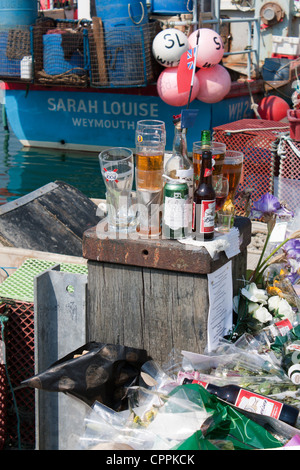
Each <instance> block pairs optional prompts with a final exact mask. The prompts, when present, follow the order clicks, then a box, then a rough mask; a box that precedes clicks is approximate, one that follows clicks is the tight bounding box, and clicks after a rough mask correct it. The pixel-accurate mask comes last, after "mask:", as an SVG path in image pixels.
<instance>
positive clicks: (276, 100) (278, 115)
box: [258, 96, 290, 121]
mask: <svg viewBox="0 0 300 470" xmlns="http://www.w3.org/2000/svg"><path fill="white" fill-rule="evenodd" d="M288 109H290V107H289V105H288V103H287V102H286V101H285V100H284V99H283V98H280V97H279V96H267V97H265V98H263V99H262V100H261V101H260V103H259V104H258V112H259V115H260V117H261V118H262V119H267V120H269V121H280V120H281V119H283V118H285V117H286V116H287V112H288Z"/></svg>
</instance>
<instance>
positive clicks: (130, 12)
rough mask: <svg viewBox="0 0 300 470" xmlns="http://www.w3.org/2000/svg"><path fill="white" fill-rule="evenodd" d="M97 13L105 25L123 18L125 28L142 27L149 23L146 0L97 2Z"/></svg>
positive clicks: (104, 0) (99, 0) (107, 0)
mask: <svg viewBox="0 0 300 470" xmlns="http://www.w3.org/2000/svg"><path fill="white" fill-rule="evenodd" d="M95 6H96V13H97V16H98V17H99V18H101V19H102V21H103V23H104V24H106V23H109V22H115V20H116V19H119V18H122V21H123V22H124V23H125V26H129V27H130V26H133V25H141V24H146V23H147V22H148V12H147V5H146V0H141V1H140V0H131V1H130V2H128V1H120V0H119V1H117V2H114V3H113V4H112V2H111V0H96V1H95Z"/></svg>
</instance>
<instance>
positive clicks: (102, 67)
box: [90, 21, 154, 87]
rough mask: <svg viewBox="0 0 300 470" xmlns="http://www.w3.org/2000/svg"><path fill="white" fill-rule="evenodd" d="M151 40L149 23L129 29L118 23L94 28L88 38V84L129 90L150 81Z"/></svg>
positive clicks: (152, 26) (151, 75)
mask: <svg viewBox="0 0 300 470" xmlns="http://www.w3.org/2000/svg"><path fill="white" fill-rule="evenodd" d="M98 35H101V37H99V36H98ZM153 38H154V25H153V24H151V23H147V24H144V25H140V26H130V27H129V26H126V25H125V24H124V22H122V21H119V22H117V23H114V24H113V23H110V24H109V25H108V24H106V26H105V24H104V25H103V27H101V28H95V27H94V28H93V33H92V37H91V38H90V57H91V83H92V84H93V85H95V86H109V87H130V86H137V85H141V86H142V85H146V84H147V83H148V82H149V81H152V80H153V79H154V72H153V57H152V51H151V47H152V41H153Z"/></svg>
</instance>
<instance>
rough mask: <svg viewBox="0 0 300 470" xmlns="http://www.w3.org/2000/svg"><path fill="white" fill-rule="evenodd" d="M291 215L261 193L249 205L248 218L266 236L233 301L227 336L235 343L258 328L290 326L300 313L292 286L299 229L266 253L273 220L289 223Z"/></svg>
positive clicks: (299, 255)
mask: <svg viewBox="0 0 300 470" xmlns="http://www.w3.org/2000/svg"><path fill="white" fill-rule="evenodd" d="M293 217H294V214H293V212H292V211H290V210H289V209H288V208H286V207H285V206H284V205H282V204H281V203H280V202H279V200H278V198H277V197H276V196H273V195H271V194H269V193H267V194H264V195H263V196H262V197H261V198H260V199H259V200H258V201H256V202H254V203H253V207H252V209H251V213H250V218H252V219H258V220H260V221H262V222H265V223H266V224H267V235H266V239H265V242H264V246H263V249H262V252H261V255H260V258H259V260H258V263H257V266H256V267H255V269H254V270H253V271H252V272H250V273H249V274H248V276H247V277H248V279H246V280H245V285H244V287H243V288H242V289H241V290H240V293H239V295H238V296H236V297H235V298H234V311H235V312H236V315H237V318H236V323H235V327H234V329H233V331H232V333H231V337H230V339H231V340H233V341H234V340H235V339H237V338H238V337H240V336H241V335H242V334H243V333H249V334H252V335H253V334H254V335H255V334H257V333H258V332H259V331H260V330H261V329H262V328H264V327H266V326H267V325H270V324H272V323H276V321H280V320H283V319H287V320H288V321H289V324H290V325H291V328H292V326H294V325H295V324H296V323H297V312H298V311H299V313H300V298H299V297H298V295H297V293H296V291H295V287H296V286H297V283H298V282H300V230H296V231H294V232H292V233H291V234H290V235H288V236H287V237H286V238H285V239H284V241H282V242H281V243H280V244H278V245H277V246H276V247H275V248H274V247H272V248H273V249H272V248H271V250H270V252H267V247H268V243H269V241H270V237H271V235H272V232H273V230H274V227H275V224H276V221H277V220H278V219H281V220H282V219H283V220H286V221H291V220H293Z"/></svg>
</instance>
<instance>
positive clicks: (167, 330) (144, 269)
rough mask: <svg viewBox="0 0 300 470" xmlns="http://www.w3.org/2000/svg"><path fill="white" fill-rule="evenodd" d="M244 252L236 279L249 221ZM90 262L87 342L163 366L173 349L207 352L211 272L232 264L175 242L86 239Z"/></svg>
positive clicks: (241, 221)
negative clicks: (133, 351)
mask: <svg viewBox="0 0 300 470" xmlns="http://www.w3.org/2000/svg"><path fill="white" fill-rule="evenodd" d="M236 225H237V226H238V228H239V231H240V239H241V245H240V250H241V252H240V254H238V255H237V256H235V257H234V258H232V266H233V269H232V276H233V280H234V291H235V292H236V291H237V288H238V286H237V283H236V282H235V280H238V279H242V277H243V276H245V274H246V265H247V245H248V244H249V243H250V240H251V223H250V220H249V219H247V218H243V217H238V218H237V219H236ZM83 256H84V258H87V259H88V286H87V339H88V341H90V340H95V341H102V342H107V343H113V344H123V345H126V346H131V347H135V348H144V349H146V350H147V352H148V354H149V355H150V356H151V357H152V358H153V359H154V360H155V361H156V362H157V363H159V364H163V363H165V362H166V360H167V358H168V355H169V354H170V353H171V351H172V350H173V349H175V350H178V351H181V350H182V349H185V350H188V351H193V352H197V353H203V351H204V348H205V346H206V344H207V320H208V310H209V298H208V281H207V274H208V273H212V272H214V271H215V270H216V269H218V268H220V267H221V266H223V265H224V264H225V263H227V262H228V258H227V256H226V255H225V253H224V252H221V253H219V254H218V255H217V256H216V257H215V258H214V259H212V258H211V257H210V255H209V254H208V252H207V250H206V249H205V248H201V249H199V248H197V249H195V248H194V247H188V246H187V245H183V244H181V243H179V242H178V241H172V240H142V239H138V240H130V239H127V240H116V239H115V240H113V239H108V238H107V239H99V238H97V233H96V228H95V227H94V228H92V229H90V230H87V231H86V232H85V233H84V237H83Z"/></svg>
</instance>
